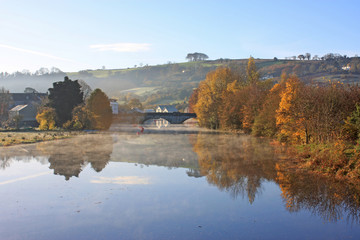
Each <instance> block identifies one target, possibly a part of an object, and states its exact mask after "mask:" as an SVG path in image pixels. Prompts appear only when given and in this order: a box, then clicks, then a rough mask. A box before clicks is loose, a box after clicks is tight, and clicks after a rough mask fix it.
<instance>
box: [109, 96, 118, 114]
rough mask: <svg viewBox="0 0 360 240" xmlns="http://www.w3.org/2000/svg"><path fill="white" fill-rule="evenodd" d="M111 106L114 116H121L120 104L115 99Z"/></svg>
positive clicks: (111, 100)
mask: <svg viewBox="0 0 360 240" xmlns="http://www.w3.org/2000/svg"><path fill="white" fill-rule="evenodd" d="M110 106H111V110H112V113H113V114H119V104H118V102H117V101H116V100H115V99H110Z"/></svg>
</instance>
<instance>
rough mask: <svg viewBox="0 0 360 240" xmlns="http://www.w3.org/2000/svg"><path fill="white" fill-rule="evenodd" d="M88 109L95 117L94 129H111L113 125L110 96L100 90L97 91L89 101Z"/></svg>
mask: <svg viewBox="0 0 360 240" xmlns="http://www.w3.org/2000/svg"><path fill="white" fill-rule="evenodd" d="M87 107H88V109H89V111H90V112H91V113H92V115H93V118H94V121H95V124H94V128H95V129H102V130H106V129H109V127H110V125H111V123H112V110H111V107H110V101H109V98H108V96H106V94H105V93H104V92H103V91H101V90H100V89H99V88H97V89H95V90H94V91H93V92H92V93H91V95H90V97H89V99H88V101H87Z"/></svg>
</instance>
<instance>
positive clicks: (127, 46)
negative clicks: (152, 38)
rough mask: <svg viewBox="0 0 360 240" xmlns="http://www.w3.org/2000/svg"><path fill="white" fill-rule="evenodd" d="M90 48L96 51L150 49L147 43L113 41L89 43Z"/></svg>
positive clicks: (141, 50)
mask: <svg viewBox="0 0 360 240" xmlns="http://www.w3.org/2000/svg"><path fill="white" fill-rule="evenodd" d="M90 48H93V49H96V50H98V51H114V52H144V51H149V50H150V44H149V43H114V44H96V45H90Z"/></svg>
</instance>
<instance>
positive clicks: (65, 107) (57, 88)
mask: <svg viewBox="0 0 360 240" xmlns="http://www.w3.org/2000/svg"><path fill="white" fill-rule="evenodd" d="M49 92H50V94H49V105H50V107H52V108H54V109H55V112H56V116H57V118H56V120H57V121H56V125H57V126H62V125H63V124H64V123H65V122H67V121H69V120H71V118H72V116H71V112H72V110H73V109H74V107H76V106H77V105H79V104H81V103H83V102H84V101H83V93H82V91H81V86H80V84H79V83H78V81H77V80H75V81H72V80H70V79H69V78H68V77H65V78H64V81H63V82H55V83H53V88H49Z"/></svg>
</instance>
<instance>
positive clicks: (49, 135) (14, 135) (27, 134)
mask: <svg viewBox="0 0 360 240" xmlns="http://www.w3.org/2000/svg"><path fill="white" fill-rule="evenodd" d="M81 134H85V133H84V132H80V131H65V130H45V131H42V130H4V131H0V147H9V146H15V145H21V144H32V143H38V142H45V141H53V140H58V139H65V138H71V137H74V136H77V135H81Z"/></svg>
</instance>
